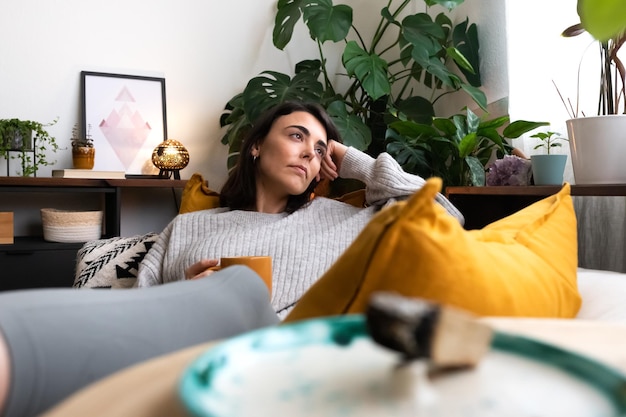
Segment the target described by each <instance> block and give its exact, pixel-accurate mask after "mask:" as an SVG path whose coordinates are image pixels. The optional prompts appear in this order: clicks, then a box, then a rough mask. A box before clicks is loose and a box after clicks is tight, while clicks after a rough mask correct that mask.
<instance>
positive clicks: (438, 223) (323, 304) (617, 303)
mask: <svg viewBox="0 0 626 417" xmlns="http://www.w3.org/2000/svg"><path fill="white" fill-rule="evenodd" d="M440 187H441V184H440V182H439V183H438V182H437V180H436V179H433V180H429V181H428V183H427V186H425V187H424V191H420V192H418V193H416V194H417V196H415V198H411V199H410V201H409V202H400V203H398V204H396V206H397V207H396V209H395V212H394V210H384V211H386V214H384V215H383V214H379V216H377V217H376V218H375V219H373V221H372V222H371V224H370V225H369V226H368V227H367V228H366V229H365V230H364V231H363V233H362V234H361V235H360V236H359V238H357V241H355V243H354V244H353V245H352V246H351V247H350V248H348V250H347V251H346V253H344V254H343V255H342V256H341V257H340V258H339V259H338V261H337V262H336V264H335V265H333V267H331V269H330V270H329V271H328V272H327V274H325V275H324V276H323V277H321V278H320V280H319V281H318V283H316V284H315V285H314V286H313V287H312V288H311V289H310V290H309V291H308V292H307V293H306V294H305V296H304V297H303V299H302V300H301V301H300V302H299V303H298V304H299V305H298V307H297V308H296V310H298V311H296V312H295V314H292V315H290V317H288V320H297V319H306V318H310V317H316V316H320V315H333V314H342V313H355V312H359V311H362V309H363V303H364V301H363V300H366V299H367V295H368V294H369V292H371V291H373V290H374V289H383V290H391V291H399V292H401V293H404V294H405V295H409V296H417V297H425V298H429V299H434V300H435V301H439V302H442V303H450V304H454V305H457V306H459V307H461V308H466V309H468V310H470V311H474V312H475V313H477V314H479V315H485V316H493V315H495V316H509V315H510V316H534V317H553V318H579V319H585V320H602V321H608V322H622V323H626V307H625V306H624V303H623V300H624V299H625V298H626V276H625V274H623V273H617V272H611V271H603V270H598V269H590V268H581V267H578V258H577V242H576V217H575V213H574V208H573V204H572V199H571V196H570V195H569V185H567V184H566V185H565V186H564V187H563V189H562V190H561V192H559V194H557V195H555V196H552V197H549V198H547V199H544V200H542V201H541V202H538V203H535V204H533V205H531V206H529V207H527V208H526V209H524V210H521V211H520V212H519V213H516V214H514V215H512V216H509V217H507V218H505V219H502V220H500V221H498V222H494V224H492V225H489V226H487V227H485V228H484V229H483V230H480V231H466V230H463V229H462V227H460V225H458V224H455V221H454V220H452V219H451V217H450V216H447V214H446V213H445V211H444V210H443V209H441V208H440V207H437V205H436V204H434V203H433V202H432V197H433V195H434V193H436V192H438V191H439V190H440ZM429 193H430V194H429ZM341 199H343V201H346V202H348V203H350V204H354V205H362V204H363V193H362V192H357V193H350V194H349V195H347V196H342V197H341ZM217 204H219V194H217V193H216V192H215V191H212V190H210V189H209V188H208V184H206V181H204V179H203V178H202V177H201V176H200V175H199V174H195V175H194V176H193V177H192V178H191V179H190V180H189V181H188V184H187V186H186V188H185V190H184V191H183V196H182V200H181V210H180V212H181V213H185V212H189V211H194V210H202V209H205V208H211V207H215V206H217ZM416 210H417V211H418V212H419V213H416ZM407 213H410V214H407ZM411 216H412V217H411ZM390 218H391V220H389V219H390ZM377 223H385V227H386V228H381V227H378V226H377ZM389 224H391V226H389V227H387V226H388V225H389ZM382 229H384V231H382V232H381V230H382ZM394 233H395V235H397V236H402V238H401V239H397V238H395V239H394V238H393V235H394ZM420 233H421V234H422V235H421V237H420V238H419V239H418V238H415V236H420ZM157 237H158V235H157V233H155V232H152V233H146V234H143V235H136V236H130V237H116V238H110V239H99V240H95V241H91V242H87V243H85V244H84V246H83V247H82V248H81V249H80V250H79V252H78V256H77V264H76V276H75V281H74V287H76V288H85V289H87V288H111V289H124V288H131V287H133V285H134V284H135V281H136V274H137V269H138V267H139V264H140V263H141V261H142V259H143V257H144V256H145V254H146V253H147V252H148V251H149V250H150V248H151V246H152V244H153V243H154V242H155V240H156V239H157ZM385 239H387V241H388V242H391V243H382V242H385ZM411 239H413V240H411ZM446 239H447V240H446ZM390 245H395V246H394V247H393V248H392V249H389V248H390ZM433 247H436V248H439V247H440V248H441V250H439V251H435V252H433V250H431V248H433ZM368 251H369V252H368ZM422 252H428V253H429V257H428V259H426V260H425V261H422V262H414V263H413V264H409V266H410V270H411V271H410V272H409V273H415V274H417V276H422V275H423V276H430V277H433V276H436V277H437V279H436V282H437V283H440V285H439V288H435V289H433V288H431V287H432V286H431V287H429V286H426V287H424V286H423V285H422V286H421V287H420V286H419V285H417V286H416V285H414V283H413V282H414V281H420V279H409V280H407V279H406V275H407V272H406V271H407V269H406V265H405V264H404V263H403V262H402V260H403V259H404V258H408V259H409V260H411V261H412V259H411V258H414V257H415V256H417V255H418V254H421V253H422ZM450 253H458V254H460V256H456V257H454V258H450ZM364 258H367V259H370V260H372V259H373V260H375V261H376V262H374V261H370V262H363V259H364ZM439 258H441V259H439ZM399 260H400V262H399ZM377 262H378V263H379V264H381V265H383V266H382V267H383V268H390V269H385V270H384V273H380V271H377V270H376V269H375V268H376V263H377ZM422 264H426V269H424V268H422ZM363 265H367V268H369V269H367V268H365V269H364V267H363ZM389 265H390V266H389ZM402 265H404V269H402ZM394 268H396V269H395V270H394ZM398 268H399V269H398ZM416 268H417V269H416ZM419 268H421V269H419ZM429 268H430V269H429ZM346 271H349V272H346ZM338 276H340V280H341V282H342V284H341V286H339V287H340V288H337V285H336V283H337V282H339V281H338ZM346 276H347V277H348V278H346ZM381 276H384V279H382V280H381V279H380V278H379V277H381ZM468 276H469V278H470V279H468ZM394 277H396V278H397V279H395V280H394ZM376 280H379V281H376ZM421 281H424V280H421ZM430 281H434V280H432V279H430ZM512 282H514V283H515V285H513V286H511V285H512V284H511V283H512ZM442 286H443V290H442V288H441V287H442ZM342 291H343V292H342ZM330 293H333V297H334V300H335V301H333V302H329V301H328V297H327V295H328V294H330ZM485 294H487V295H485ZM347 300H349V301H347ZM359 300H361V301H359ZM490 300H491V301H490ZM493 300H496V301H493ZM498 300H500V301H498ZM359 302H360V304H359ZM490 303H491V304H493V303H496V304H497V305H496V306H495V307H493V308H491V309H489V308H484V306H483V305H489V304H490ZM553 305H554V306H556V308H553V307H554V306H553Z"/></svg>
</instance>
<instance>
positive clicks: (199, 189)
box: [178, 173, 220, 214]
mask: <svg viewBox="0 0 626 417" xmlns="http://www.w3.org/2000/svg"><path fill="white" fill-rule="evenodd" d="M219 206H220V195H219V193H217V192H215V191H213V190H211V189H209V185H208V183H207V181H205V180H204V178H202V175H200V174H198V173H195V174H193V175H192V176H191V178H189V180H187V183H186V184H185V188H184V189H183V195H182V198H181V201H180V209H179V210H178V213H180V214H184V213H190V212H192V211H198V210H206V209H212V208H216V207H219Z"/></svg>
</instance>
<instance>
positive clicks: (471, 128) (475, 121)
mask: <svg viewBox="0 0 626 417" xmlns="http://www.w3.org/2000/svg"><path fill="white" fill-rule="evenodd" d="M479 125H480V117H478V116H477V115H476V113H474V112H473V111H471V110H470V109H467V130H468V132H474V133H476V132H477V131H478V126H479Z"/></svg>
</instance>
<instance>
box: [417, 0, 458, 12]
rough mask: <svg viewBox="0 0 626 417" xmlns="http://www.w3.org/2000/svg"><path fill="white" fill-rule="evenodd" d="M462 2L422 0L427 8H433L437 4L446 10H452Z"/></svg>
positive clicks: (455, 0) (453, 0) (454, 0)
mask: <svg viewBox="0 0 626 417" xmlns="http://www.w3.org/2000/svg"><path fill="white" fill-rule="evenodd" d="M463 1H464V0H424V2H425V3H426V4H427V5H428V6H434V5H435V4H438V5H440V6H443V7H445V8H446V9H448V10H452V9H454V8H455V7H456V6H458V5H460V4H461V3H463Z"/></svg>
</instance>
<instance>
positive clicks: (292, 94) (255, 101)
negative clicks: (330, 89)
mask: <svg viewBox="0 0 626 417" xmlns="http://www.w3.org/2000/svg"><path fill="white" fill-rule="evenodd" d="M322 92H323V86H322V84H321V83H320V82H319V81H318V80H316V79H313V78H312V77H311V73H308V72H301V73H299V74H296V75H295V76H294V77H293V79H291V78H290V77H289V76H288V75H286V74H282V73H279V72H276V71H264V72H262V73H261V75H259V76H257V77H254V78H252V79H251V80H250V81H249V82H248V85H247V86H246V88H245V90H244V92H243V108H244V110H245V113H246V114H247V115H248V119H249V120H251V121H254V120H256V118H257V117H259V115H260V114H261V113H263V112H264V111H265V110H266V109H268V108H270V107H272V106H274V105H276V104H279V103H282V102H283V101H287V100H301V101H313V102H316V103H319V102H320V99H321V94H322Z"/></svg>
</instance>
